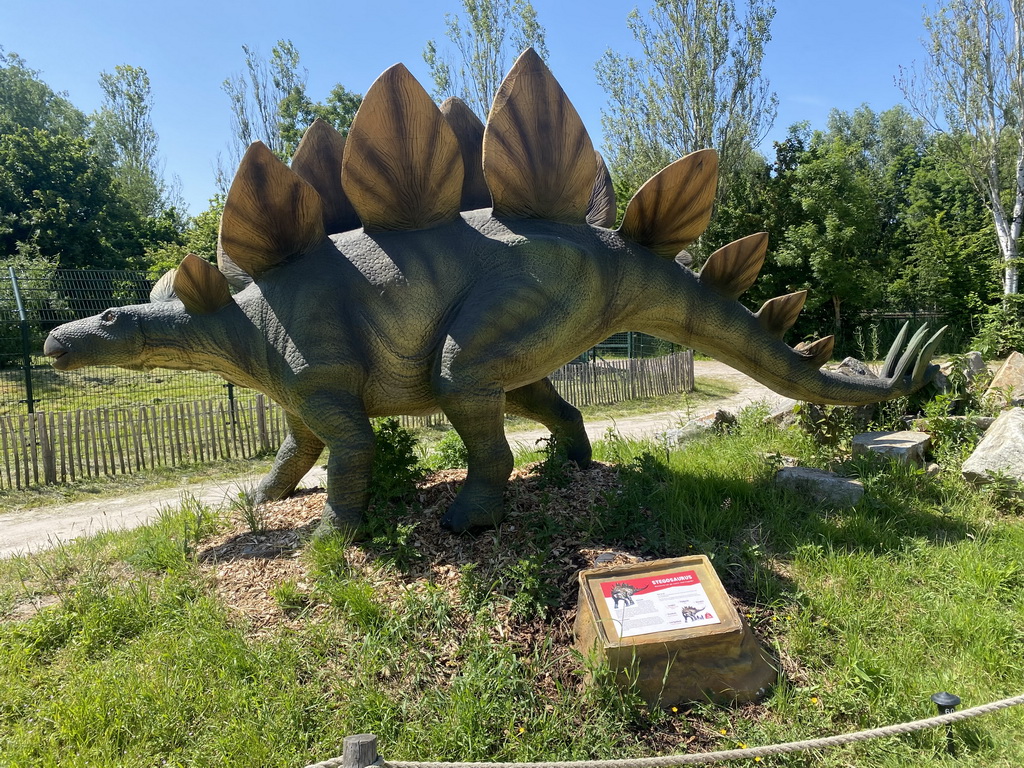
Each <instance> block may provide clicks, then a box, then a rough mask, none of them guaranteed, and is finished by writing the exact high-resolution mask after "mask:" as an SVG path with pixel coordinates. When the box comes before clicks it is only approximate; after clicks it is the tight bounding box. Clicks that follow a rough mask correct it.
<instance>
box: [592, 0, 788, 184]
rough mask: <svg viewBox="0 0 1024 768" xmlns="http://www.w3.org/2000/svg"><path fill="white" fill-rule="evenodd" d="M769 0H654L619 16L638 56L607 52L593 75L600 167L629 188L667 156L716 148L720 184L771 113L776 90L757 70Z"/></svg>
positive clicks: (770, 14)
mask: <svg viewBox="0 0 1024 768" xmlns="http://www.w3.org/2000/svg"><path fill="white" fill-rule="evenodd" d="M774 16H775V8H774V6H773V5H772V4H771V2H770V0H767V1H766V0H746V4H745V8H744V9H743V11H742V12H739V11H737V3H736V2H735V0H654V1H653V4H652V5H651V8H650V10H649V12H648V13H647V18H646V19H645V18H644V15H642V14H641V13H640V11H639V10H634V11H633V12H632V13H630V15H629V17H628V21H627V23H628V25H629V28H630V30H631V32H632V33H633V36H634V37H635V38H636V40H637V42H638V43H639V44H640V47H641V50H642V54H641V56H640V57H632V56H623V55H621V54H619V53H616V52H614V51H611V50H609V51H607V52H606V53H605V54H604V56H603V57H602V58H601V60H600V61H598V62H597V65H596V70H597V79H598V82H599V83H600V84H601V86H602V87H603V88H604V89H605V91H606V92H607V93H608V108H607V110H606V111H605V112H604V114H603V117H602V125H603V126H604V132H605V136H606V142H605V151H606V157H607V161H608V166H609V170H610V171H611V173H612V175H613V177H614V178H616V179H617V182H618V185H619V188H620V189H622V190H624V191H626V190H628V191H632V190H635V189H636V188H637V187H638V186H639V185H640V184H641V183H643V182H644V181H645V180H646V179H647V178H649V177H650V176H651V175H652V174H654V173H656V172H657V171H658V170H660V169H661V168H662V167H664V166H665V165H666V164H667V163H668V162H670V161H672V160H675V159H676V158H678V157H681V156H682V155H685V154H688V153H690V152H693V151H695V150H698V149H704V148H706V147H712V148H714V149H716V150H717V151H718V154H719V157H720V166H721V168H722V176H723V182H724V183H723V184H722V185H720V186H721V188H722V189H723V191H724V190H725V189H726V187H728V183H729V181H730V179H731V177H732V174H733V172H734V171H735V170H736V169H738V168H741V167H742V166H743V165H744V164H746V163H747V162H748V157H747V156H748V155H749V153H750V152H751V151H752V150H751V148H752V147H755V146H757V145H758V144H759V143H760V141H761V140H762V138H763V137H764V136H765V134H766V133H767V132H768V130H769V129H770V128H771V126H772V124H773V123H774V121H775V113H776V104H777V99H776V97H775V94H774V93H772V92H771V91H770V89H769V86H768V81H767V79H766V78H765V77H763V75H762V74H761V61H762V59H763V57H764V48H765V45H766V44H767V43H768V41H769V40H770V39H771V23H772V19H773V18H774Z"/></svg>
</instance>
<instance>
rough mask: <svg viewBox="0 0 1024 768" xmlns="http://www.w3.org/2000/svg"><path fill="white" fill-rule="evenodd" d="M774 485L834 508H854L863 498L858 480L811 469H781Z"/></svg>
mask: <svg viewBox="0 0 1024 768" xmlns="http://www.w3.org/2000/svg"><path fill="white" fill-rule="evenodd" d="M775 484H776V485H778V486H779V487H780V488H786V489H787V490H790V491H793V492H794V493H799V494H801V495H804V496H807V497H809V498H811V499H813V500H814V501H816V502H818V503H819V504H829V505H832V506H836V507H852V506H855V505H856V504H857V503H858V502H859V501H860V500H861V499H862V498H863V497H864V485H863V484H862V483H861V482H860V481H859V480H854V479H852V478H849V477H840V476H839V475H836V474H834V473H832V472H826V471H825V470H823V469H814V468H813V467H783V468H782V469H780V470H779V471H778V472H776V473H775Z"/></svg>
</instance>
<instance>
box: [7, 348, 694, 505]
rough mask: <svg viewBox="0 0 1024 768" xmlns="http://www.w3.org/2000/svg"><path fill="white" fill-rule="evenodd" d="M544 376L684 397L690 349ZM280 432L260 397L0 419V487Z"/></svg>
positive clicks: (593, 400)
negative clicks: (232, 400) (682, 394)
mask: <svg viewBox="0 0 1024 768" xmlns="http://www.w3.org/2000/svg"><path fill="white" fill-rule="evenodd" d="M550 378H551V381H552V383H553V384H554V385H555V388H556V389H557V390H558V391H559V393H560V394H561V395H562V396H563V397H565V398H566V399H567V400H568V401H569V402H571V403H574V404H575V405H599V404H610V403H616V402H622V401H624V400H634V399H638V398H643V397H654V396H658V395H666V394H670V393H674V392H686V391H690V390H692V389H693V353H692V352H690V351H689V350H687V351H684V352H679V353H675V354H672V355H666V356H665V357H658V358H649V359H632V360H615V361H595V362H590V363H582V364H571V365H567V366H565V367H564V368H561V369H559V370H558V371H555V373H553V374H552V375H551V376H550ZM401 421H402V424H403V425H404V426H406V427H420V426H428V425H431V426H432V425H437V424H439V423H442V422H444V417H443V416H442V415H440V414H435V415H431V416H424V417H413V416H403V417H401ZM284 436H285V423H284V412H283V411H282V410H281V408H280V406H278V405H277V404H276V403H273V402H272V401H271V400H269V399H268V398H267V397H265V396H264V395H261V394H260V395H256V396H255V397H253V398H244V399H240V400H236V401H234V403H233V404H232V403H230V402H228V401H225V400H222V399H220V400H199V401H195V402H191V403H168V404H163V405H142V406H135V407H132V408H95V409H90V410H77V411H49V412H43V413H33V414H22V415H7V416H0V488H15V489H21V488H26V487H29V486H32V485H45V484H53V483H67V482H74V481H76V480H78V479H82V478H89V477H104V476H111V475H116V474H128V473H132V472H137V471H139V470H142V469H149V468H153V467H159V466H179V465H181V464H190V463H194V462H203V461H216V460H218V459H229V458H248V457H252V456H255V455H257V454H259V453H265V452H267V451H271V450H275V449H276V448H277V447H278V446H279V445H280V444H281V441H282V440H283V439H284Z"/></svg>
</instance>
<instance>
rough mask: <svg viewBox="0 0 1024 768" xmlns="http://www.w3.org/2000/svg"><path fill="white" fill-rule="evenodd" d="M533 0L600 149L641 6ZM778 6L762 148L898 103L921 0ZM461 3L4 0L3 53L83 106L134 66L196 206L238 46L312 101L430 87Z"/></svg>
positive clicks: (829, 0)
mask: <svg viewBox="0 0 1024 768" xmlns="http://www.w3.org/2000/svg"><path fill="white" fill-rule="evenodd" d="M533 5H534V7H535V8H536V10H537V14H538V18H539V20H540V22H541V24H542V25H543V26H544V27H545V29H546V31H547V44H548V48H549V50H550V57H549V59H548V65H549V66H550V67H551V69H552V70H553V72H554V74H555V76H556V77H557V78H558V80H559V82H560V83H561V84H562V87H563V88H564V89H565V91H566V93H568V95H569V98H570V99H572V101H573V103H574V104H575V106H576V108H577V110H578V111H579V113H580V115H581V116H582V117H583V120H584V122H585V123H586V125H587V128H588V130H589V131H590V133H591V137H592V138H593V139H594V143H595V145H597V146H600V144H601V143H602V142H603V136H602V133H601V110H602V108H603V107H604V105H605V94H604V92H603V91H602V90H601V88H600V87H599V86H598V85H597V82H596V78H595V76H594V63H595V62H596V61H597V60H598V59H599V58H600V56H601V54H602V53H603V52H604V51H605V50H606V49H608V48H612V49H615V50H618V51H620V52H624V53H629V52H635V43H634V41H633V39H632V36H631V35H630V33H629V31H628V29H627V27H626V15H627V13H628V12H629V11H630V10H631V9H632V8H633V7H635V6H639V7H640V8H641V9H644V8H646V7H648V6H649V0H641V1H640V2H632V1H631V2H613V1H611V0H588V1H586V2H584V1H583V0H533ZM776 8H777V13H776V17H775V22H774V24H773V27H772V41H771V43H770V44H769V46H768V48H767V53H766V56H765V61H764V73H765V74H766V75H767V77H768V78H769V80H770V82H771V87H772V89H773V90H775V91H776V93H777V94H778V97H779V115H778V119H777V121H776V123H775V127H774V129H773V130H772V132H771V134H770V135H769V137H768V141H767V143H766V148H770V146H771V141H772V140H777V139H780V138H782V137H783V136H785V134H786V129H787V128H788V126H789V125H791V124H792V123H794V122H797V121H800V120H809V121H810V122H811V125H812V127H824V125H825V121H826V119H827V116H828V112H829V110H830V109H832V108H833V107H836V108H839V109H843V110H852V109H855V108H856V107H857V106H859V105H860V104H862V103H868V104H869V105H870V106H871V107H872V108H873V109H875V110H876V111H883V110H885V109H888V108H889V107H892V106H893V105H895V104H897V103H900V102H901V101H902V96H901V94H900V92H899V90H898V89H897V88H896V86H895V85H894V81H893V79H894V77H895V76H896V75H898V73H899V67H900V66H901V65H903V66H907V65H911V64H912V63H913V62H914V61H915V60H918V61H920V60H921V59H922V58H923V56H924V49H923V47H922V44H921V40H922V38H923V36H924V28H923V25H922V22H921V14H922V5H921V3H920V2H918V0H856V2H849V3H846V2H843V3H840V2H836V1H835V0H776ZM460 9H461V3H460V2H459V0H377V2H366V1H365V0H360V1H359V2H353V1H352V0H334V2H329V3H328V2H322V1H321V0H306V2H303V3H289V2H287V0H274V2H270V1H269V0H234V1H233V2H226V1H225V0H206V1H205V2H199V1H198V0H177V1H176V2H152V1H149V2H147V1H146V0H142V1H141V2H140V0H130V1H129V0H92V1H91V2H89V1H88V0H60V1H58V0H2V2H0V46H3V48H4V49H5V50H6V51H7V52H9V53H10V52H16V53H18V54H19V55H21V56H22V57H24V58H25V59H26V60H27V62H28V64H29V66H31V67H32V68H34V69H37V70H40V71H41V76H42V78H43V79H44V80H45V81H46V82H47V83H48V84H49V85H50V86H51V87H52V88H54V89H55V90H58V91H66V92H67V94H68V96H69V97H70V99H71V101H72V102H73V103H74V104H75V105H76V106H77V107H79V108H80V109H82V110H84V111H86V112H89V111H92V110H94V109H96V108H97V107H98V106H99V104H100V101H101V91H100V88H99V85H98V79H99V74H100V72H102V71H113V69H114V67H115V66H117V65H118V64H132V65H135V66H141V67H144V68H145V69H146V70H147V72H148V73H149V76H150V79H151V82H152V91H153V98H154V112H153V123H154V126H155V128H156V130H157V132H158V133H159V135H160V151H161V155H162V159H163V161H164V163H165V169H166V174H167V176H168V177H170V176H172V175H175V176H177V177H179V178H180V180H181V185H182V193H183V195H184V198H185V201H186V203H187V204H188V205H189V208H190V210H191V212H192V213H198V212H199V211H201V210H203V209H204V208H205V207H206V201H207V199H208V198H209V197H210V196H212V195H213V193H214V192H215V191H216V189H215V186H214V181H213V179H214V173H213V168H214V166H215V163H216V159H217V155H218V153H222V154H226V149H227V146H228V143H229V141H230V137H231V133H230V113H229V108H228V100H227V96H226V95H225V94H224V92H223V90H222V89H221V83H222V82H223V81H224V79H225V78H226V77H228V76H229V75H231V74H233V73H237V72H240V71H241V69H242V66H243V59H242V50H241V47H242V45H250V46H255V47H257V48H259V49H260V50H261V51H262V52H263V53H265V54H266V53H269V51H270V49H271V47H272V46H273V45H274V43H275V42H276V41H277V40H279V39H290V40H291V41H292V42H293V43H294V44H295V46H296V48H297V49H298V50H299V52H300V54H301V55H302V64H303V65H304V66H305V67H306V68H307V69H308V70H309V87H308V91H309V95H310V96H311V97H312V98H313V99H315V100H321V99H323V98H324V97H326V95H327V93H328V91H329V90H330V88H331V86H333V84H334V83H337V82H340V83H342V84H343V85H345V87H346V88H348V89H349V90H353V91H357V92H360V93H363V92H365V91H366V89H367V88H368V87H369V85H370V84H371V83H372V82H373V80H374V78H376V76H377V75H378V74H380V73H381V72H382V71H383V70H384V69H386V68H387V67H389V66H391V65H392V64H394V63H395V62H398V61H401V62H403V63H404V64H405V65H406V66H407V67H409V69H410V70H411V71H412V73H413V74H414V75H415V76H416V77H417V78H419V80H420V82H421V83H423V84H424V86H425V87H427V88H428V90H430V89H431V87H432V84H431V82H430V79H429V76H428V73H427V69H426V65H425V64H424V63H423V58H422V51H423V47H424V44H425V43H426V41H427V40H429V39H431V38H433V39H436V40H438V42H439V43H440V42H442V40H443V37H444V15H445V13H453V12H458V11H459V10H460Z"/></svg>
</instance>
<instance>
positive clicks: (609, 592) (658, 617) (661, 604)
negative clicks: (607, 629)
mask: <svg viewBox="0 0 1024 768" xmlns="http://www.w3.org/2000/svg"><path fill="white" fill-rule="evenodd" d="M601 592H602V594H603V596H604V599H605V604H606V606H607V608H608V613H609V615H610V616H611V619H612V621H613V622H614V623H615V628H616V630H617V631H618V634H619V637H620V638H623V637H635V636H637V635H649V634H652V633H654V632H665V631H669V630H676V629H686V628H687V627H701V626H704V625H707V624H720V623H721V621H722V620H721V619H720V618H719V616H718V614H717V612H716V611H715V608H714V606H713V605H712V603H711V600H710V598H708V595H707V592H705V591H704V587H703V585H702V584H701V583H700V579H699V578H698V576H697V572H696V571H692V570H687V571H675V572H669V573H659V574H655V575H652V576H633V577H630V578H624V579H622V580H615V581H605V582H602V583H601Z"/></svg>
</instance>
